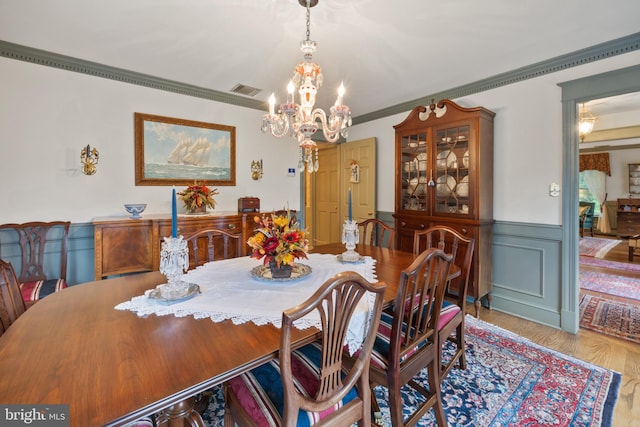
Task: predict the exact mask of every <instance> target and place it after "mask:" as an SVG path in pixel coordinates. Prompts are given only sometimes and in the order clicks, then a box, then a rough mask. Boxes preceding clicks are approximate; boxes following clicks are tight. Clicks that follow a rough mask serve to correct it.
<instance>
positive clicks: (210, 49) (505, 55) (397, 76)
mask: <svg viewBox="0 0 640 427" xmlns="http://www.w3.org/2000/svg"><path fill="white" fill-rule="evenodd" d="M305 14H306V11H305V9H304V8H303V7H301V6H300V5H299V4H298V0H261V1H258V0H111V1H87V0H56V1H42V0H14V1H10V0H2V1H0V40H5V41H9V42H12V43H17V44H22V45H26V46H30V47H35V48H38V49H43V50H47V51H51V52H56V53H60V54H64V55H68V56H72V57H76V58H81V59H84V60H89V61H94V62H97V63H101V64H105V65H110V66H114V67H118V68H123V69H127V70H132V71H136V72H140V73H145V74H149V75H152V76H157V77H161V78H165V79H170V80H176V81H180V82H184V83H189V84H193V85H196V86H201V87H204V88H208V89H214V90H218V91H222V92H229V91H230V90H231V88H233V87H234V86H235V85H236V84H238V83H242V84H245V85H249V86H253V87H256V88H259V89H262V92H260V93H259V94H257V95H256V96H255V97H254V98H255V99H258V100H262V101H264V102H265V103H266V101H267V99H268V97H269V95H270V94H271V92H275V93H276V97H278V99H279V100H283V99H284V95H285V93H286V84H287V82H288V80H289V78H290V76H291V75H292V70H293V67H294V66H295V64H296V63H297V62H299V61H300V60H301V59H302V55H301V53H300V51H299V48H298V46H299V42H300V41H301V40H303V39H304V38H305ZM638 17H640V1H638V0H609V1H607V2H604V1H601V0H562V1H558V0H519V1H505V0H483V1H477V0H442V1H434V0H395V1H390V0H350V1H346V0H320V1H319V4H318V5H317V6H316V7H314V8H312V9H311V39H312V40H315V41H316V42H317V43H318V50H317V53H316V55H315V56H314V59H315V60H316V62H318V63H319V64H320V65H321V66H322V69H323V74H324V86H323V87H322V88H321V89H320V90H319V97H318V105H319V106H321V107H323V108H327V107H328V106H329V105H331V104H333V101H334V100H335V94H336V90H337V87H338V86H339V84H340V82H341V81H344V84H345V86H346V88H347V93H346V95H345V103H346V104H347V105H349V106H350V107H351V110H352V112H353V115H354V116H359V115H362V114H365V113H369V112H372V111H376V110H380V109H382V108H385V107H389V106H393V105H397V104H400V103H403V102H407V101H410V100H413V99H417V98H421V97H425V96H428V95H430V94H433V93H437V92H441V91H444V90H447V89H451V88H454V87H456V86H460V85H463V84H467V83H471V82H474V81H477V80H480V79H483V78H487V77H491V76H494V75H496V74H500V73H504V72H508V71H511V70H514V69H516V68H519V67H523V66H526V65H530V64H533V63H536V62H539V61H544V60H547V59H550V58H553V57H556V56H559V55H563V54H568V53H571V52H575V51H577V50H580V49H583V48H586V47H590V46H593V45H596V44H598V43H602V42H606V41H610V40H613V39H616V38H619V37H623V36H627V35H630V34H634V33H636V32H638V30H639V28H640V26H639V24H638ZM265 105H266V104H265Z"/></svg>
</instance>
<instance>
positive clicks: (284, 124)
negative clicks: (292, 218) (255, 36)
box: [262, 0, 351, 173]
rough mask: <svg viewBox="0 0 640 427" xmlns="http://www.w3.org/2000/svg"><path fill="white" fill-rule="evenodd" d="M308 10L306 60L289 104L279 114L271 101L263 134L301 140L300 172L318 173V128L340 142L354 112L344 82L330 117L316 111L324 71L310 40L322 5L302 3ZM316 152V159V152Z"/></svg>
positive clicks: (294, 82)
mask: <svg viewBox="0 0 640 427" xmlns="http://www.w3.org/2000/svg"><path fill="white" fill-rule="evenodd" d="M298 3H300V4H301V5H302V6H304V7H306V8H307V39H306V40H303V41H301V42H300V50H301V51H302V53H303V54H304V61H303V62H300V63H298V65H296V67H295V68H294V70H293V78H292V79H291V80H289V85H288V87H287V102H286V103H284V104H281V105H280V109H279V110H278V112H277V114H276V113H275V111H274V110H275V103H276V100H275V96H274V95H273V94H271V97H270V98H269V113H267V114H265V115H264V116H263V117H262V131H263V132H266V131H267V130H268V131H269V132H270V133H271V135H273V136H275V137H276V138H280V137H282V136H284V135H286V134H287V133H288V134H290V135H291V136H292V137H293V138H295V139H296V140H297V141H298V145H299V147H300V159H299V161H298V169H299V170H300V171H301V172H302V171H304V170H305V168H306V170H307V171H308V172H309V173H311V172H316V171H317V170H318V168H319V167H320V162H319V161H318V147H317V145H316V142H315V141H313V140H312V139H311V137H312V136H313V134H314V133H316V131H317V130H318V128H320V127H321V128H322V133H323V134H324V137H325V139H326V140H327V141H329V142H336V141H337V140H338V139H339V138H340V137H341V136H342V137H345V138H346V137H347V128H348V127H349V126H351V112H350V111H349V107H347V106H346V105H344V104H343V103H342V97H343V96H344V85H343V84H342V83H341V84H340V88H339V89H338V98H337V99H336V102H335V104H334V105H333V106H332V107H331V108H330V110H329V117H327V115H326V113H325V112H324V111H323V110H322V109H320V108H316V109H314V108H313V107H314V104H315V103H316V94H317V93H318V89H319V88H320V86H322V71H321V70H320V65H318V64H316V63H315V62H313V58H312V57H313V53H314V52H315V50H316V42H314V41H312V40H310V39H309V35H310V31H309V25H310V20H311V19H310V17H311V13H310V9H311V7H313V6H315V5H316V4H318V0H298ZM296 89H297V91H298V94H299V95H300V103H299V104H296V103H295V97H294V93H295V91H296ZM314 150H315V160H314V158H313V152H314Z"/></svg>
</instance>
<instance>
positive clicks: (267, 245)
mask: <svg viewBox="0 0 640 427" xmlns="http://www.w3.org/2000/svg"><path fill="white" fill-rule="evenodd" d="M254 220H255V222H256V224H257V228H256V231H255V234H254V235H253V236H252V237H250V238H249V240H247V244H248V245H249V246H250V247H251V248H252V249H253V252H252V253H251V258H256V259H262V258H264V265H269V266H270V268H271V270H272V274H274V275H275V274H277V273H275V272H274V269H280V268H282V267H285V271H286V270H288V272H289V274H291V267H292V266H293V264H294V261H295V260H296V259H298V258H307V252H308V251H309V241H308V239H307V232H306V231H304V230H301V229H300V228H299V223H298V221H297V220H296V218H295V216H293V217H292V216H291V214H290V212H289V211H287V214H286V215H275V214H272V215H270V216H267V215H263V216H262V217H259V216H256V217H255V218H254ZM286 267H289V268H288V269H287V268H286ZM274 277H275V276H274Z"/></svg>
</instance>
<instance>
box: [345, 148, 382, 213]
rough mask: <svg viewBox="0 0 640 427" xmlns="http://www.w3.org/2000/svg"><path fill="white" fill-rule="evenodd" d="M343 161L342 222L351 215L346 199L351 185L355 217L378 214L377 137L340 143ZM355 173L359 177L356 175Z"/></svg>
mask: <svg viewBox="0 0 640 427" xmlns="http://www.w3.org/2000/svg"><path fill="white" fill-rule="evenodd" d="M340 165H341V169H342V177H341V181H340V182H341V186H340V197H341V201H342V203H341V204H340V205H341V207H342V213H341V215H340V218H341V223H342V222H344V220H345V219H347V217H348V215H349V213H348V200H347V194H348V190H349V189H351V199H352V212H353V219H355V220H356V221H358V222H360V221H364V220H365V219H370V218H375V217H376V139H375V138H367V139H361V140H358V141H352V142H346V143H344V144H340ZM355 169H357V170H355ZM356 174H357V175H358V176H357V177H356V176H354V175H356ZM354 181H357V182H354Z"/></svg>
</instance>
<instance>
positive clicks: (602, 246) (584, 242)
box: [579, 237, 622, 258]
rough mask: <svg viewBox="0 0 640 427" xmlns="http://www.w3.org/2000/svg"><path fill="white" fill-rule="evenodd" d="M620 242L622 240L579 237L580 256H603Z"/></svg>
mask: <svg viewBox="0 0 640 427" xmlns="http://www.w3.org/2000/svg"><path fill="white" fill-rule="evenodd" d="M621 242H622V240H614V239H601V238H599V237H581V238H580V242H579V250H580V256H590V257H596V258H604V256H605V255H606V254H607V252H609V251H610V250H611V249H612V248H613V247H614V246H616V245H617V244H619V243H621Z"/></svg>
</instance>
